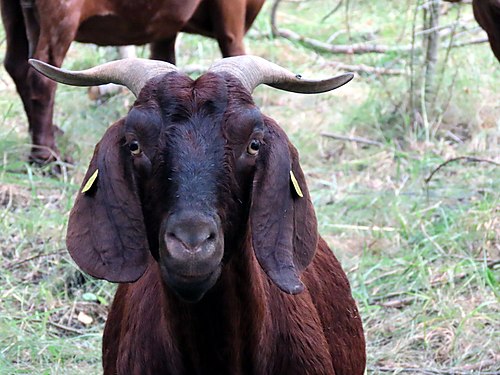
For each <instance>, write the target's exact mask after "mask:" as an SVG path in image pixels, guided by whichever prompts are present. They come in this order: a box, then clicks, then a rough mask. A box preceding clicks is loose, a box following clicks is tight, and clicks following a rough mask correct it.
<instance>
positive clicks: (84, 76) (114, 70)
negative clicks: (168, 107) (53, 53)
mask: <svg viewBox="0 0 500 375" xmlns="http://www.w3.org/2000/svg"><path fill="white" fill-rule="evenodd" d="M29 63H30V65H31V66H32V67H33V68H35V69H36V70H37V71H39V72H40V73H42V74H43V75H45V76H47V77H49V78H50V79H53V80H54V81H57V82H60V83H65V84H67V85H72V86H96V85H103V84H106V83H116V84H118V85H123V86H126V87H127V88H128V89H129V90H130V91H132V93H133V94H134V95H135V96H136V97H137V96H138V95H139V93H140V92H141V90H142V88H143V87H144V85H145V84H146V82H147V81H149V80H150V79H151V78H153V77H155V76H157V75H159V74H164V73H168V72H172V71H178V69H177V67H176V66H175V65H172V64H170V63H167V62H165V61H158V60H148V59H137V58H130V59H123V60H116V61H111V62H108V63H105V64H101V65H98V66H95V67H93V68H90V69H86V70H80V71H71V70H66V69H62V68H56V67H55V66H52V65H50V64H47V63H45V62H43V61H40V60H36V59H30V60H29Z"/></svg>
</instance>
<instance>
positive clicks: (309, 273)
mask: <svg viewBox="0 0 500 375" xmlns="http://www.w3.org/2000/svg"><path fill="white" fill-rule="evenodd" d="M32 64H33V65H34V66H35V67H36V68H37V69H38V70H40V71H41V72H43V73H44V74H46V75H47V76H50V77H52V78H53V79H56V80H57V81H59V82H63V83H68V84H73V85H93V84H96V83H107V82H113V83H119V84H124V85H126V86H128V87H129V88H130V89H131V90H132V91H133V92H134V93H135V94H136V96H137V100H136V102H135V103H134V105H133V107H132V109H131V110H130V112H129V114H128V115H127V116H126V117H125V118H124V119H121V120H119V121H118V122H117V123H115V124H114V125H112V126H111V127H110V128H109V129H108V130H107V132H106V133H105V135H104V136H103V138H102V140H101V141H100V142H99V144H98V145H97V146H96V149H95V152H94V155H93V158H92V161H91V162H90V166H89V169H88V172H87V175H86V177H85V183H84V185H82V186H83V188H82V190H81V192H80V194H79V195H78V197H77V198H76V202H75V206H74V207H73V210H72V212H71V215H70V218H69V224H68V235H67V245H68V249H69V251H70V254H71V256H72V257H73V259H74V260H75V261H76V263H77V264H78V265H79V266H80V267H81V268H82V269H83V270H84V271H86V272H88V273H89V274H91V275H93V276H95V277H98V278H104V279H106V280H109V281H112V282H122V283H126V284H121V285H120V286H119V287H118V291H117V292H116V295H115V299H114V302H113V305H112V307H111V310H110V312H109V316H108V319H107V323H106V327H105V330H104V339H103V366H104V373H105V374H127V375H128V374H231V375H233V374H255V375H266V374H267V375H276V374H286V375H294V374H297V375H298V374H301V375H303V374H311V375H313V374H314V375H321V374H329V375H333V374H336V375H362V374H363V372H364V368H365V341H364V337H363V328H362V324H361V318H360V316H359V313H358V310H357V308H356V304H355V302H354V300H353V298H352V296H351V291H350V287H349V282H348V280H347V277H346V275H345V273H344V272H343V270H342V268H341V266H340V264H339V262H338V261H337V259H336V258H335V256H334V255H333V253H332V251H331V250H330V249H329V248H328V246H327V245H326V243H325V241H323V239H321V237H319V235H318V232H317V222H316V217H315V213H314V208H313V205H312V202H311V199H310V196H309V192H308V189H307V186H306V182H305V178H304V174H303V172H302V170H301V168H300V165H299V157H298V153H297V150H296V149H295V148H294V147H293V145H292V144H291V143H290V141H289V140H288V138H287V136H286V134H285V133H284V131H283V130H282V129H281V128H280V127H279V126H278V125H277V123H276V122H275V121H274V120H272V119H271V118H269V117H267V116H264V115H263V114H261V112H260V111H259V109H258V108H257V107H256V105H255V104H254V102H253V100H252V97H251V92H252V91H253V89H254V88H255V87H256V86H257V85H259V84H261V83H265V84H269V85H272V86H274V87H277V88H281V89H284V90H287V91H295V92H303V93H317V92H324V91H328V90H332V89H335V88H337V87H340V86H342V85H343V84H345V83H347V82H348V81H349V80H350V79H351V78H352V74H344V75H341V76H338V77H334V78H331V79H328V80H322V81H312V80H311V81H310V80H304V79H302V78H301V77H300V76H298V75H294V74H292V73H290V72H289V71H287V70H285V69H283V68H281V67H279V66H277V65H274V64H272V63H269V62H268V61H266V60H264V59H260V58H257V57H255V56H239V57H232V58H227V59H223V60H221V61H220V62H218V63H217V64H215V65H214V66H213V67H212V68H211V69H210V70H209V71H208V72H207V73H206V74H204V75H202V76H201V77H199V78H198V79H197V80H195V81H193V80H192V79H190V78H189V77H187V76H186V75H183V74H180V73H179V72H178V71H177V70H176V68H175V67H174V66H172V65H170V64H167V63H160V62H154V61H151V60H137V59H134V60H122V61H116V62H113V63H108V64H104V65H101V66H99V67H96V68H93V69H90V70H88V71H83V72H68V71H63V70H59V69H56V68H53V67H50V66H47V65H46V64H43V63H40V62H36V61H35V62H32ZM97 173H98V174H97ZM96 176H97V177H96ZM300 274H302V276H301V277H300Z"/></svg>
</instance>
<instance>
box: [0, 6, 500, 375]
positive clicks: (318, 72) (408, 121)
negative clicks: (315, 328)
mask: <svg viewBox="0 0 500 375" xmlns="http://www.w3.org/2000/svg"><path fill="white" fill-rule="evenodd" d="M417 2H418V3H419V4H421V3H422V2H421V1H415V0H414V1H412V0H409V1H404V2H400V1H394V0H390V1H385V2H373V1H367V0H361V1H357V2H348V1H344V2H343V3H342V4H341V7H340V8H339V9H338V10H337V11H336V12H334V13H333V14H331V15H330V16H328V17H327V18H326V19H323V18H324V16H325V15H327V14H328V13H329V12H330V11H331V10H332V9H333V8H334V6H335V4H334V2H326V1H318V0H308V1H306V0H303V1H287V2H283V4H281V5H280V8H279V9H278V12H277V18H276V20H277V23H278V25H279V26H280V27H283V28H287V29H289V30H293V31H295V32H296V33H298V34H300V35H303V36H307V37H311V38H315V39H317V40H323V41H326V40H328V38H330V37H331V36H332V35H333V34H334V33H337V34H338V37H337V38H336V39H335V40H334V43H335V44H342V45H348V44H353V43H366V41H367V40H368V41H375V42H376V43H377V44H384V45H388V46H398V45H410V44H412V39H414V40H413V43H414V45H415V46H417V47H418V46H420V45H421V42H422V39H421V37H420V36H419V35H418V32H419V31H421V27H420V24H421V22H420V19H421V16H422V9H421V8H418V9H417V8H416V3H417ZM382 3H383V4H382ZM271 5H272V4H271V3H266V5H265V8H264V11H263V12H262V13H261V14H260V16H259V18H258V19H257V22H256V24H255V27H254V29H253V30H252V31H251V32H250V34H249V36H248V37H247V39H246V42H247V45H248V49H249V51H250V52H251V53H253V54H256V55H261V56H263V57H265V58H268V59H269V60H272V61H275V62H277V63H279V64H281V65H283V66H286V67H289V68H290V69H291V70H294V71H297V72H300V73H301V74H303V75H304V76H306V75H307V76H316V77H317V76H325V75H331V74H335V73H336V68H335V66H336V64H334V62H342V63H344V64H350V65H356V66H359V65H361V64H364V65H365V66H366V65H368V66H372V67H383V68H387V69H393V70H399V71H401V73H402V74H396V75H394V74H391V75H386V74H383V75H381V74H370V73H364V72H361V73H360V74H358V76H357V77H356V79H355V80H354V81H353V82H352V83H350V84H349V85H347V86H345V87H343V88H341V89H339V90H338V91H336V92H334V93H329V94H323V95H316V96H303V95H297V94H290V93H283V92H277V91H276V90H274V89H272V88H267V87H260V88H258V89H257V90H256V92H255V98H256V101H257V103H258V105H259V106H260V107H261V109H262V111H263V112H264V113H267V114H269V115H271V116H272V117H273V118H275V119H276V120H277V121H278V122H279V123H280V124H281V125H282V126H283V127H284V129H285V130H286V131H287V133H288V135H289V137H290V138H291V139H292V141H293V142H294V144H295V145H296V146H297V148H298V149H299V151H300V152H301V158H302V159H301V160H302V166H303V169H304V171H305V172H306V175H307V178H308V182H309V186H310V190H311V193H312V196H313V199H314V203H315V206H316V210H317V215H318V219H319V222H320V230H321V233H322V235H323V236H324V238H325V239H326V240H327V241H328V242H329V243H330V244H331V245H332V248H333V250H334V252H335V254H336V255H337V256H338V257H339V258H340V259H341V261H342V264H343V266H344V268H345V270H346V271H347V272H348V276H349V278H350V280H351V285H352V288H353V294H354V296H355V298H356V300H357V301H358V304H359V307H360V311H361V315H362V317H363V320H364V326H365V331H366V337H367V352H368V373H369V374H381V373H394V374H397V373H413V374H415V373H421V374H472V373H473V374H500V352H499V349H498V348H500V335H499V334H498V332H499V330H500V323H499V322H500V308H499V306H500V305H499V303H498V302H499V298H500V287H499V275H498V263H499V262H498V261H499V258H500V243H499V234H500V219H499V217H500V215H499V207H500V205H499V189H498V186H500V172H499V168H498V164H494V163H492V161H493V162H495V161H496V162H497V163H498V162H499V159H498V155H499V154H500V153H499V147H498V144H499V142H498V140H499V136H500V90H499V89H498V88H499V86H500V69H499V63H498V61H496V60H495V58H494V56H493V54H492V52H491V50H490V49H489V45H487V44H480V45H470V46H464V47H460V48H449V49H448V48H447V43H448V41H449V40H450V39H449V36H448V37H445V38H443V39H442V40H441V49H440V50H439V60H438V64H437V67H436V69H435V72H436V79H437V82H439V83H438V85H440V88H439V90H438V91H437V93H436V94H435V98H434V100H433V102H432V104H433V108H432V111H429V112H428V113H427V112H426V111H422V109H423V106H420V107H419V106H418V103H419V102H420V100H421V98H420V97H419V96H418V95H419V93H420V92H421V90H420V89H419V87H421V83H422V78H421V77H422V76H423V75H422V74H420V73H419V69H420V67H421V66H422V64H423V57H422V54H421V53H419V52H418V51H416V52H414V53H413V54H412V53H411V52H408V51H391V52H387V53H384V54H380V53H378V54H374V53H371V54H362V55H357V54H354V55H345V54H340V55H332V54H328V53H325V52H317V51H315V50H313V49H311V48H310V47H309V46H307V45H305V44H301V43H297V42H293V41H290V40H287V39H284V38H281V37H272V36H271V27H270V23H269V16H270V9H271ZM416 9H417V10H416ZM413 20H416V21H415V25H413ZM440 22H441V25H445V26H446V25H452V24H453V23H456V24H457V25H458V26H457V27H455V28H454V30H453V28H450V27H448V30H452V31H453V32H454V33H455V35H456V40H457V38H459V37H460V35H461V36H462V37H463V36H465V37H467V36H469V35H470V36H477V35H480V34H477V33H478V32H479V31H478V30H477V25H476V24H475V23H474V21H473V19H472V11H471V9H470V4H454V5H451V4H446V5H442V7H441V19H440ZM445 30H446V29H445ZM456 33H462V34H460V35H457V34H456ZM412 35H413V36H414V37H413V38H412ZM138 51H139V53H140V54H143V55H147V53H148V51H147V49H145V48H142V47H141V48H139V49H138ZM4 53H5V38H4V32H3V29H0V56H3V55H4ZM114 53H115V52H114V51H113V50H111V49H102V48H97V47H95V46H91V45H81V44H77V43H75V44H73V46H72V48H71V50H70V53H69V54H68V57H67V59H66V61H65V67H67V68H71V69H79V68H83V67H89V66H92V65H95V64H98V63H101V62H104V61H107V60H109V59H110V58H113V57H114V55H113V54H114ZM178 56H179V59H178V60H179V65H180V66H181V67H183V66H187V65H190V64H197V65H202V66H206V67H208V66H209V65H210V64H211V62H212V61H213V60H214V59H216V58H218V57H219V52H218V49H217V45H216V43H215V42H214V41H210V40H207V39H205V38H201V37H196V36H192V35H183V36H182V38H181V40H180V43H179V46H178ZM411 59H414V63H413V64H411V63H410V62H411ZM411 66H413V68H411ZM410 68H411V69H410ZM412 82H413V86H412ZM410 88H412V89H413V91H411V90H410ZM415 90H416V91H415ZM0 92H1V95H0V250H1V254H2V258H1V261H0V262H1V264H0V267H1V270H2V272H1V273H0V300H1V304H0V374H96V373H100V371H101V370H100V368H101V367H100V366H101V365H100V341H101V335H102V328H103V323H104V321H105V319H106V311H107V308H108V306H109V304H110V302H111V299H112V296H113V293H114V289H115V286H114V285H112V284H110V283H107V282H103V281H96V280H93V279H91V278H89V277H87V276H84V275H82V274H80V272H79V271H78V270H77V268H76V266H75V264H74V263H73V262H72V260H71V259H70V258H69V255H68V254H67V252H66V249H65V244H64V238H65V230H66V223H67V218H68V212H69V210H70V208H71V206H72V202H73V199H74V196H75V194H76V192H77V190H78V187H79V185H80V183H81V181H82V178H83V175H84V172H85V170H86V167H87V164H88V162H89V160H90V156H91V153H92V150H93V147H94V145H95V143H96V142H97V141H98V140H99V138H100V137H101V135H102V134H103V133H104V131H105V129H106V127H107V126H108V125H109V124H111V123H112V122H113V121H115V120H116V119H118V118H119V117H120V116H123V115H124V114H125V113H126V112H127V108H129V106H130V104H131V103H132V100H133V98H132V96H131V95H130V94H123V93H122V94H119V95H117V96H114V97H112V98H109V99H107V100H105V101H104V102H102V103H95V102H92V101H90V100H89V99H88V98H87V96H86V94H85V90H84V89H82V88H75V87H67V86H63V85H59V88H58V93H57V103H56V115H55V116H56V117H55V122H56V123H57V125H58V126H59V127H60V128H61V129H62V130H63V131H64V135H63V136H61V138H60V139H59V144H60V145H61V149H62V151H63V153H64V154H65V155H71V156H72V157H73V159H74V163H73V164H71V165H70V164H65V163H61V166H62V167H63V168H62V170H63V173H62V174H60V175H53V174H50V170H49V169H48V168H35V167H33V166H31V165H29V164H27V163H26V160H27V155H28V153H29V149H30V145H29V136H28V129H27V122H26V118H25V114H24V111H23V107H22V104H21V102H20V99H19V98H18V96H17V94H16V91H15V86H14V85H13V83H12V81H11V79H10V77H8V75H7V73H6V72H5V70H4V69H3V67H2V68H1V69H0ZM411 92H413V94H411ZM415 93H416V94H415ZM412 95H415V96H416V98H417V100H416V102H417V105H415V104H414V103H413V106H412V98H411V96H412ZM423 115H425V116H423ZM419 116H420V118H422V120H421V121H419ZM424 117H425V118H424ZM325 132H327V133H333V134H335V135H342V136H344V137H350V138H353V137H362V138H365V139H369V140H371V141H374V142H372V143H374V144H366V143H360V142H354V141H346V140H340V139H332V138H327V137H324V136H322V133H325ZM461 157H468V158H461ZM451 158H458V159H456V160H454V161H452V162H449V163H448V164H446V165H442V167H441V168H440V169H439V170H437V171H435V170H436V168H438V167H439V166H440V165H441V164H442V163H443V162H445V161H446V160H449V159H451ZM433 171H435V173H434V174H433V175H432V178H431V179H430V180H427V181H426V179H428V177H429V176H430V175H431V173H432V172H433Z"/></svg>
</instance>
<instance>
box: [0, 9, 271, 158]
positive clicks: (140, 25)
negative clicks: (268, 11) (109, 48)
mask: <svg viewBox="0 0 500 375" xmlns="http://www.w3.org/2000/svg"><path fill="white" fill-rule="evenodd" d="M0 2H1V11H2V19H3V23H4V26H5V32H6V38H7V51H6V56H5V61H4V64H5V68H6V70H7V72H8V73H9V74H10V75H11V77H12V79H13V80H14V82H15V84H16V87H17V91H18V93H19V95H20V96H21V99H22V101H23V104H24V109H25V112H26V115H27V117H28V123H29V130H30V134H31V138H32V144H33V146H32V149H31V154H30V160H32V161H33V162H37V163H45V162H48V161H52V160H54V156H56V155H58V150H57V147H56V142H55V138H54V132H55V127H54V126H53V124H52V121H53V107H54V98H55V90H56V85H55V83H54V82H53V81H50V80H48V79H46V78H45V77H42V76H40V75H39V74H37V73H36V72H34V71H32V70H31V69H30V68H29V65H28V58H29V57H34V58H36V59H38V60H41V61H45V62H47V63H49V64H52V65H55V66H61V64H62V63H63V60H64V57H65V55H66V52H67V51H68V48H69V46H70V44H71V42H72V41H73V40H76V41H79V42H84V43H95V44H98V45H113V46H119V45H127V44H137V45H139V44H146V43H151V58H153V59H157V60H164V61H168V62H170V63H175V50H174V44H175V39H176V37H177V34H178V33H179V32H180V31H185V32H190V33H196V34H201V35H205V36H208V37H212V38H215V39H217V41H218V43H219V46H220V49H221V51H222V55H223V56H236V55H242V54H244V53H245V49H244V46H243V36H244V35H245V33H246V32H247V31H248V29H249V28H250V26H251V25H252V22H253V21H254V19H255V17H256V16H257V14H258V12H259V10H260V8H261V7H262V4H263V3H264V0H204V1H202V0H183V1H180V0H148V1H144V0H107V1H100V0H0Z"/></svg>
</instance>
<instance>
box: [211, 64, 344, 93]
mask: <svg viewBox="0 0 500 375" xmlns="http://www.w3.org/2000/svg"><path fill="white" fill-rule="evenodd" d="M209 72H215V73H224V72H225V73H229V74H231V75H233V76H235V77H236V78H238V79H239V80H240V81H241V83H242V84H243V86H244V87H245V88H246V89H247V90H248V91H249V92H250V93H251V92H252V91H253V90H254V89H255V88H256V87H257V86H258V85H260V84H262V83H263V84H266V85H269V86H272V87H275V88H277V89H280V90H285V91H291V92H298V93H301V94H317V93H321V92H326V91H330V90H334V89H336V88H338V87H340V86H343V85H345V84H346V83H347V82H349V81H350V80H351V79H352V78H353V77H354V74H353V73H345V74H341V75H339V76H336V77H333V78H328V79H322V80H310V79H303V78H302V77H301V76H300V74H294V73H292V72H290V71H289V70H286V69H285V68H282V67H281V66H279V65H276V64H274V63H272V62H270V61H267V60H265V59H263V58H262V57H258V56H251V55H245V56H235V57H227V58H225V59H222V60H220V61H217V62H216V63H215V64H213V65H212V66H211V67H210V69H209Z"/></svg>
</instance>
